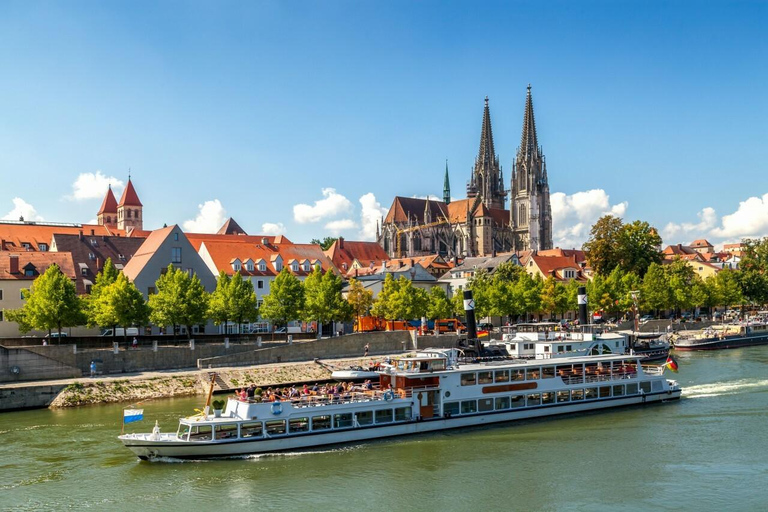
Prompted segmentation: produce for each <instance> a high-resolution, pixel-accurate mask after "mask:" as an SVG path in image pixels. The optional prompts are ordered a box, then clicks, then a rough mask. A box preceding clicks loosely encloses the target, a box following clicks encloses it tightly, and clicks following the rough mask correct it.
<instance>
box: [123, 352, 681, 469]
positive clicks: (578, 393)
mask: <svg viewBox="0 0 768 512" xmlns="http://www.w3.org/2000/svg"><path fill="white" fill-rule="evenodd" d="M461 354H462V352H461V351H460V350H458V349H455V348H454V349H426V350H422V351H420V352H417V353H415V354H413V355H410V356H406V357H402V358H400V359H397V360H394V361H392V365H390V366H387V367H385V368H384V369H383V370H382V371H381V372H380V374H379V383H378V386H377V387H376V389H372V390H364V389H360V390H353V391H351V392H349V393H346V394H344V395H341V396H339V395H336V396H330V397H328V396H318V395H314V394H309V395H305V396H302V397H301V398H298V399H294V400H290V401H276V402H256V401H252V400H245V401H244V400H239V399H236V398H229V399H228V401H227V405H226V409H225V410H224V411H223V412H222V414H221V415H220V417H215V416H213V415H210V414H208V407H207V406H206V408H205V411H204V412H203V413H201V414H199V415H196V416H191V417H186V418H181V419H180V420H179V426H178V429H177V431H176V432H173V433H161V432H160V431H159V428H158V427H157V426H156V427H155V430H154V431H153V432H152V433H129V434H124V435H120V436H119V439H120V441H122V443H123V444H124V445H125V446H126V447H127V448H128V449H130V450H131V451H132V452H133V453H135V454H136V455H137V456H138V457H139V458H140V459H144V460H146V459H153V458H157V457H171V458H187V459H203V458H219V457H232V456H240V455H248V454H262V453H269V452H281V451H293V450H305V449H308V448H316V447H321V446H327V445H334V444H339V443H351V442H360V441H365V440H370V439H379V438H385V437H392V436H401V435H408V434H418V433H425V432H434V431H440V430H446V429H453V428H462V427H473V426H478V425H489V424H493V423H501V422H510V421H516V420H524V419H530V418H539V417H545V416H554V415H561V414H571V413H579V412H584V411H593V410H599V409H607V408H612V407H620V406H628V405H637V404H644V403H648V402H663V401H668V400H673V399H678V398H680V394H681V388H680V386H679V385H678V383H677V382H675V381H673V380H667V379H666V378H665V377H664V375H663V373H664V366H658V367H646V366H643V365H642V364H641V357H640V356H638V355H616V354H614V353H610V354H598V355H579V356H563V357H558V358H556V359H551V360H544V359H492V360H483V359H482V358H477V357H475V358H469V359H465V358H462V357H461ZM213 378H214V379H215V376H214V377H213ZM212 382H213V379H212ZM212 390H213V387H211V392H212ZM208 403H210V393H209V398H208Z"/></svg>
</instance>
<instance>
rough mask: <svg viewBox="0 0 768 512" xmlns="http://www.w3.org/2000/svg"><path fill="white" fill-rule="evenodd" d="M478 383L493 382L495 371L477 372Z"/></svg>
mask: <svg viewBox="0 0 768 512" xmlns="http://www.w3.org/2000/svg"><path fill="white" fill-rule="evenodd" d="M477 383H478V384H493V372H477Z"/></svg>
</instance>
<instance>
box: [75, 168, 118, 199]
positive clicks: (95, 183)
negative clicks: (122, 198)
mask: <svg viewBox="0 0 768 512" xmlns="http://www.w3.org/2000/svg"><path fill="white" fill-rule="evenodd" d="M110 184H111V185H112V189H113V190H118V189H122V188H123V186H124V184H123V182H122V181H120V180H119V179H117V178H115V177H114V176H105V175H104V174H102V173H101V171H96V172H95V173H93V172H84V173H81V174H80V175H79V176H78V177H77V179H76V180H75V182H74V183H73V184H72V195H71V196H67V199H71V200H75V201H83V200H86V199H103V198H104V195H105V194H106V193H107V188H109V185H110Z"/></svg>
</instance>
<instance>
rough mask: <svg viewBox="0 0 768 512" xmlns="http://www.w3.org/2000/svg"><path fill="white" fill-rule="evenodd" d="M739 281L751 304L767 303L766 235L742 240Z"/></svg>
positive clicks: (767, 241) (767, 255)
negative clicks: (760, 237)
mask: <svg viewBox="0 0 768 512" xmlns="http://www.w3.org/2000/svg"><path fill="white" fill-rule="evenodd" d="M742 247H743V249H742V258H741V261H740V262H739V272H740V275H739V282H740V284H741V291H742V294H743V296H744V298H745V299H746V300H748V301H749V302H751V303H753V304H757V305H764V304H767V303H768V237H764V238H762V239H745V240H742Z"/></svg>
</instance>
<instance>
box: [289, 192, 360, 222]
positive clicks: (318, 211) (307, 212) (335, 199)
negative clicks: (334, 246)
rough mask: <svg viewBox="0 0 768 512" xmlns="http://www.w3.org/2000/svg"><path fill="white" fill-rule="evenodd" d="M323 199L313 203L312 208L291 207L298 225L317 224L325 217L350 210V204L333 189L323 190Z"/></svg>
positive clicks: (306, 206)
mask: <svg viewBox="0 0 768 512" xmlns="http://www.w3.org/2000/svg"><path fill="white" fill-rule="evenodd" d="M322 193H323V199H320V200H318V201H315V205H314V206H310V205H308V204H297V205H295V206H294V207H293V219H294V220H295V221H296V222H298V223H299V224H307V223H309V222H318V221H320V220H322V219H325V218H327V217H333V216H334V215H338V214H340V213H346V212H348V211H350V210H351V209H352V203H351V202H350V201H349V199H347V198H346V197H344V196H343V195H341V194H339V193H337V192H336V189H335V188H324V189H323V190H322Z"/></svg>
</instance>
